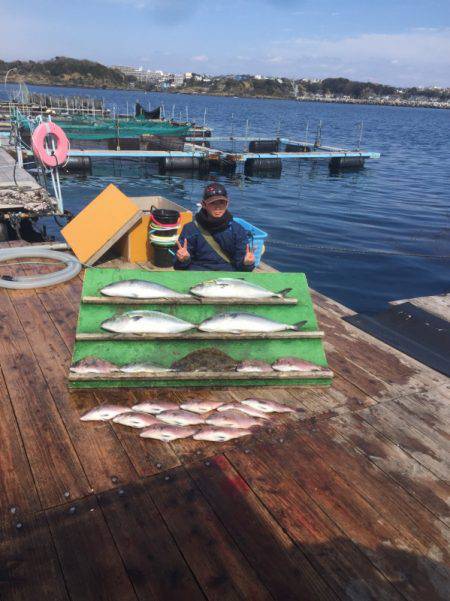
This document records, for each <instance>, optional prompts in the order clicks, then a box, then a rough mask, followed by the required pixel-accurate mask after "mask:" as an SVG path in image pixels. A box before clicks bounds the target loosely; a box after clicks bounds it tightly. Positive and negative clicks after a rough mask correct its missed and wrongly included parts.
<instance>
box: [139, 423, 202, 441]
mask: <svg viewBox="0 0 450 601" xmlns="http://www.w3.org/2000/svg"><path fill="white" fill-rule="evenodd" d="M196 432H197V428H192V427H191V426H184V427H183V426H171V425H169V424H155V425H154V426H150V427H148V428H145V429H144V430H142V431H141V432H140V433H139V436H141V437H142V438H154V439H155V440H162V441H163V442H171V441H172V440H177V439H178V438H188V437H189V436H192V435H193V434H195V433H196Z"/></svg>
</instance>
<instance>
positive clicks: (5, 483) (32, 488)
mask: <svg viewBox="0 0 450 601" xmlns="http://www.w3.org/2000/svg"><path fill="white" fill-rule="evenodd" d="M0 440H1V460H0V515H5V514H6V513H7V512H13V514H18V515H22V514H26V513H29V512H33V511H38V510H39V509H41V504H40V502H39V496H38V494H37V490H36V485H35V483H34V480H33V476H32V474H31V470H30V465H29V463H28V459H27V456H26V452H25V448H24V445H23V441H22V438H21V436H20V431H19V427H18V425H17V421H16V418H15V415H14V411H13V408H12V406H11V401H10V399H9V395H8V391H7V389H6V384H5V380H4V378H3V374H2V373H1V372H0ZM13 514H12V515H13Z"/></svg>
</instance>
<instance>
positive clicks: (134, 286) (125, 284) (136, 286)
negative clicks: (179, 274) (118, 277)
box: [100, 280, 191, 299]
mask: <svg viewBox="0 0 450 601" xmlns="http://www.w3.org/2000/svg"><path fill="white" fill-rule="evenodd" d="M100 293H101V294H103V295H104V296H115V297H121V298H142V299H145V298H149V299H151V298H191V296H190V295H189V294H182V293H181V292H176V291H175V290H172V289H171V288H167V286H163V285H162V284H157V283H156V282H148V281H147V280H122V281H120V282H113V283H111V284H108V285H107V286H105V287H104V288H102V289H101V290H100Z"/></svg>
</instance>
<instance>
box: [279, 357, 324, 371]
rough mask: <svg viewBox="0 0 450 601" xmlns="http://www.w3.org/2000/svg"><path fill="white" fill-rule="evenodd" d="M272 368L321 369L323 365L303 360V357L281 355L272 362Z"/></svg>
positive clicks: (293, 369) (288, 369) (290, 369)
mask: <svg viewBox="0 0 450 601" xmlns="http://www.w3.org/2000/svg"><path fill="white" fill-rule="evenodd" d="M272 368H273V369H275V370H277V371H322V370H323V367H322V366H320V365H316V364H315V363H310V362H309V361H304V360H303V359H297V357H282V358H281V359H277V360H276V361H275V363H272Z"/></svg>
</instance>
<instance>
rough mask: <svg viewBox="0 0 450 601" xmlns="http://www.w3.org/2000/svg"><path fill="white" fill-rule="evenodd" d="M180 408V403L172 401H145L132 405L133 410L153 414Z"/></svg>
mask: <svg viewBox="0 0 450 601" xmlns="http://www.w3.org/2000/svg"><path fill="white" fill-rule="evenodd" d="M178 408H179V405H178V404H177V403H172V402H171V401H144V402H142V403H138V404H137V405H133V406H132V409H133V411H143V412H144V413H152V414H153V415H158V413H162V412H163V411H172V410H174V409H178Z"/></svg>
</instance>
